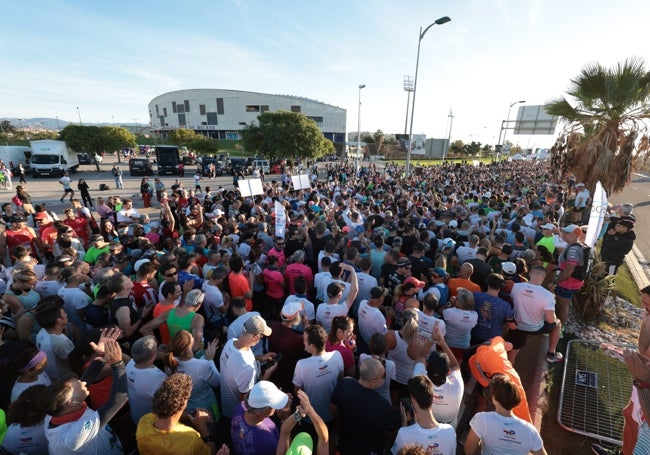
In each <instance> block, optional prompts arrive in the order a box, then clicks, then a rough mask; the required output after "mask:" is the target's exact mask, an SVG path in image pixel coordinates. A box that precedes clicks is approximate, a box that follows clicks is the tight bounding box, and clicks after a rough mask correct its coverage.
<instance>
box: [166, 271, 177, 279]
mask: <svg viewBox="0 0 650 455" xmlns="http://www.w3.org/2000/svg"><path fill="white" fill-rule="evenodd" d="M176 275H178V272H174V273H167V274H165V276H166V277H167V278H171V277H173V276H176Z"/></svg>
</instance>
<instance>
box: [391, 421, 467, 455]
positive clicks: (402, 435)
mask: <svg viewBox="0 0 650 455" xmlns="http://www.w3.org/2000/svg"><path fill="white" fill-rule="evenodd" d="M407 444H418V445H420V446H421V447H422V448H423V449H424V450H425V451H426V452H427V453H430V454H435V455H456V430H454V427H452V426H451V425H447V424H444V423H441V424H439V425H437V426H436V427H435V428H431V429H424V428H422V427H421V426H420V425H419V424H417V423H414V424H413V425H409V426H408V427H402V428H400V429H399V431H398V432H397V438H396V439H395V444H393V448H392V449H391V451H392V452H393V454H396V453H398V452H399V451H400V449H401V448H402V447H404V446H405V445H407Z"/></svg>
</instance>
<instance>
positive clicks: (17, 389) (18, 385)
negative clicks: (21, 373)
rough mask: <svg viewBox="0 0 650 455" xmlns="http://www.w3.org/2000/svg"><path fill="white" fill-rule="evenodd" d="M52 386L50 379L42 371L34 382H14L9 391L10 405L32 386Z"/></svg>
mask: <svg viewBox="0 0 650 455" xmlns="http://www.w3.org/2000/svg"><path fill="white" fill-rule="evenodd" d="M50 384H52V381H51V380H50V377H49V376H48V375H47V373H46V372H45V371H43V372H42V373H41V374H39V375H38V377H37V378H36V381H34V382H18V381H16V382H14V386H13V387H12V389H11V403H13V402H14V401H16V400H17V399H18V397H19V396H20V394H21V393H23V392H24V391H25V390H27V389H29V388H30V387H32V386H35V385H44V386H48V385H50Z"/></svg>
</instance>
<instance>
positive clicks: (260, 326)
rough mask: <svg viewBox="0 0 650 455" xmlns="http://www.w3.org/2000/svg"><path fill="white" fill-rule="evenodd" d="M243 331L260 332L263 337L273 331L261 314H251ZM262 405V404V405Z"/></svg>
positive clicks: (253, 333) (255, 333) (252, 333)
mask: <svg viewBox="0 0 650 455" xmlns="http://www.w3.org/2000/svg"><path fill="white" fill-rule="evenodd" d="M244 332H246V333H249V334H251V335H257V334H258V333H261V334H262V335H264V336H265V337H267V336H270V335H271V333H273V331H272V330H271V328H270V327H269V326H268V325H266V321H265V320H264V318H262V316H258V315H255V316H251V317H250V318H249V319H248V320H247V321H246V322H245V323H244ZM262 407H264V406H262Z"/></svg>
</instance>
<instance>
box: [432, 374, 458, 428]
mask: <svg viewBox="0 0 650 455" xmlns="http://www.w3.org/2000/svg"><path fill="white" fill-rule="evenodd" d="M463 393H465V383H464V382H463V376H462V375H461V373H460V370H452V371H451V372H450V373H449V374H448V375H447V381H446V382H445V383H444V384H443V385H441V386H439V387H438V386H436V385H435V384H434V386H433V405H432V406H431V410H432V411H433V415H434V416H435V418H436V420H437V421H438V422H444V423H449V424H451V425H452V426H454V428H455V427H456V417H457V416H458V409H459V408H460V403H461V401H462V400H463Z"/></svg>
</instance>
